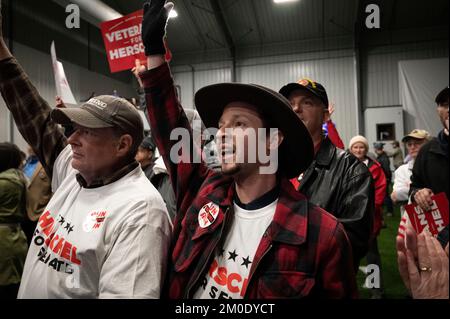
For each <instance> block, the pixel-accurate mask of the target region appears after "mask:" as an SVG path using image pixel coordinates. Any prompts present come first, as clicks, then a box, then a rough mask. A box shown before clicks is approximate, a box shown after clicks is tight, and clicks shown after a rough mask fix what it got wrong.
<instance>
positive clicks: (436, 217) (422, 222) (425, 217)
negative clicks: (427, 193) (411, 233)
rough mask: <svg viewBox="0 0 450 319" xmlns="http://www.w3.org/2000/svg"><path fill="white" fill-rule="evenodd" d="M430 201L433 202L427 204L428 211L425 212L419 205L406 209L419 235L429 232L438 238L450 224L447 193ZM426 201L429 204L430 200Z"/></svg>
mask: <svg viewBox="0 0 450 319" xmlns="http://www.w3.org/2000/svg"><path fill="white" fill-rule="evenodd" d="M430 199H431V202H429V203H427V207H428V209H427V210H424V209H423V208H422V207H421V206H420V205H419V204H410V205H406V206H404V207H405V210H406V212H407V213H408V217H409V220H410V221H411V225H412V227H413V228H414V229H415V231H416V232H417V234H420V233H422V232H423V231H424V230H428V231H429V232H430V233H431V234H432V235H434V236H436V235H437V234H438V233H439V232H441V231H442V230H443V229H444V228H445V227H446V226H447V225H448V223H449V216H448V213H449V212H448V211H449V207H448V199H447V196H446V195H445V193H440V194H437V195H434V196H431V197H430ZM426 201H427V202H428V199H426Z"/></svg>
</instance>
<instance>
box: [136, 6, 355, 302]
mask: <svg viewBox="0 0 450 319" xmlns="http://www.w3.org/2000/svg"><path fill="white" fill-rule="evenodd" d="M172 6H173V4H171V3H168V4H166V5H165V1H164V0H153V1H151V3H146V4H145V5H144V20H143V27H142V30H143V32H142V38H143V42H144V44H145V48H146V55H147V56H148V57H149V58H148V65H149V70H148V71H146V72H144V73H141V74H140V76H141V79H142V82H143V84H144V88H145V91H146V99H147V107H148V114H149V120H150V122H151V127H152V134H153V137H154V138H155V142H156V144H157V147H158V149H159V150H160V152H161V154H162V156H163V158H164V161H165V163H166V166H167V168H168V170H169V173H170V176H171V179H172V184H173V186H174V188H175V194H176V196H177V203H178V204H179V205H178V208H179V210H178V213H177V218H176V220H175V223H174V242H173V251H172V254H171V265H170V268H169V278H168V279H167V281H166V282H167V289H166V293H167V296H168V297H170V298H212V299H214V298H278V297H280V298H283V297H285V298H301V297H306V296H316V297H323V298H327V297H328V298H346V297H347V298H348V297H354V296H355V293H356V286H355V279H354V274H353V271H352V258H351V251H350V245H349V243H348V240H347V237H346V234H345V232H344V230H343V228H342V225H341V224H340V223H339V222H338V221H337V220H336V219H335V218H334V217H333V216H331V215H330V214H328V213H326V212H325V211H323V210H322V209H320V208H318V207H316V206H314V205H311V204H309V203H308V202H307V199H306V198H305V197H304V196H303V195H302V194H300V193H298V192H296V191H295V189H294V188H293V187H292V185H291V184H290V182H289V178H291V177H293V176H296V175H297V174H299V172H300V171H301V170H302V169H305V168H306V167H307V166H308V165H309V164H310V162H311V159H312V156H313V147H312V142H311V138H310V137H309V134H308V132H307V130H306V128H305V126H304V125H303V124H302V122H301V121H300V120H299V119H298V118H297V117H296V116H295V114H294V113H293V112H292V109H291V107H290V106H289V103H288V101H287V100H285V99H284V98H283V97H282V96H281V95H280V94H278V93H276V92H274V91H271V90H269V89H267V88H264V87H261V86H257V85H247V84H237V83H224V84H216V85H211V86H207V87H205V88H203V89H201V90H199V91H198V92H197V94H196V96H195V102H196V106H197V109H198V112H199V114H200V116H201V118H202V120H203V122H204V123H205V125H206V126H207V127H208V128H210V127H213V128H216V130H217V135H216V136H217V142H218V147H219V155H220V156H221V157H222V173H217V172H214V171H212V170H210V169H208V168H207V166H206V165H205V164H204V163H195V162H193V158H188V157H187V156H186V154H189V153H190V151H191V145H192V143H191V141H183V140H181V141H174V140H172V139H171V138H170V136H171V133H172V131H173V130H176V129H177V128H180V127H182V128H186V129H188V130H189V131H191V128H190V127H189V124H188V120H187V118H186V115H185V113H184V111H183V109H182V107H181V105H180V104H179V102H178V99H177V98H176V94H175V88H174V85H173V79H172V77H171V74H170V69H169V66H168V64H167V63H165V61H164V52H165V49H164V45H163V43H162V39H163V36H164V33H165V25H166V21H167V17H168V13H169V11H170V10H171V8H172ZM276 128H279V130H276ZM270 129H272V130H270ZM252 138H255V140H256V141H257V143H256V145H257V146H256V147H257V152H256V154H258V153H261V154H264V155H266V154H267V153H269V154H271V153H275V154H276V153H277V152H278V153H279V160H278V161H277V159H278V158H277V157H276V156H275V157H272V158H271V159H272V160H273V161H274V162H275V166H274V167H276V169H274V170H271V169H269V168H270V166H271V164H274V163H273V162H272V163H265V162H264V161H263V160H261V159H262V158H263V157H264V156H262V157H260V156H258V158H256V159H254V160H251V156H252V155H254V153H252V152H251V151H249V150H250V149H251V148H252V146H253V144H252V143H251V142H250V141H251V139H252ZM190 139H192V137H190ZM180 143H181V145H182V149H181V153H182V154H183V155H184V157H183V160H182V161H175V160H174V159H173V158H171V156H170V154H171V153H172V152H171V150H172V149H173V148H174V147H175V146H177V147H178V146H179V145H180ZM277 164H278V165H277ZM272 168H273V167H272Z"/></svg>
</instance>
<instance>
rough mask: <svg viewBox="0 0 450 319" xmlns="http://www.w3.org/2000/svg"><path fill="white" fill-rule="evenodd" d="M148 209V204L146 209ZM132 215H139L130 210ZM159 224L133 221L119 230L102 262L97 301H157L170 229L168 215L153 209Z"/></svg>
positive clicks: (164, 268)
mask: <svg viewBox="0 0 450 319" xmlns="http://www.w3.org/2000/svg"><path fill="white" fill-rule="evenodd" d="M141 209H146V210H148V209H149V208H148V205H147V204H146V207H145V208H142V207H141V208H140V209H139V210H141ZM131 213H132V214H139V213H141V212H138V211H133V212H131ZM150 213H151V214H152V215H153V214H158V216H160V217H158V220H159V225H158V224H157V223H155V222H154V221H155V219H154V218H151V220H152V221H151V222H148V223H145V222H142V223H139V222H132V223H128V224H124V225H123V226H121V227H120V229H119V230H118V232H117V234H116V235H115V236H114V238H113V241H114V244H113V246H112V247H111V249H110V251H109V254H108V256H107V258H106V260H105V262H104V263H103V266H102V269H101V271H100V279H99V298H104V299H112V298H125V299H129V298H136V299H157V298H160V294H161V288H162V287H161V286H162V283H163V280H164V277H165V272H166V267H167V258H168V251H169V245H170V236H171V227H170V224H169V221H168V218H167V213H166V212H164V210H163V209H160V208H157V207H155V206H153V207H152V208H151V212H150Z"/></svg>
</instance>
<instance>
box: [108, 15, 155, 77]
mask: <svg viewBox="0 0 450 319" xmlns="http://www.w3.org/2000/svg"><path fill="white" fill-rule="evenodd" d="M142 18H143V10H139V11H136V12H133V13H130V14H129V15H126V16H123V17H121V18H118V19H115V20H111V21H107V22H103V23H102V24H101V25H100V28H101V31H102V35H103V41H104V43H105V48H106V55H107V56H108V62H109V68H110V70H111V72H112V73H115V72H120V71H124V70H131V69H132V68H133V67H134V66H135V61H136V59H139V60H140V61H141V64H142V65H146V64H147V58H146V56H145V50H144V44H143V43H142V38H141V30H142Z"/></svg>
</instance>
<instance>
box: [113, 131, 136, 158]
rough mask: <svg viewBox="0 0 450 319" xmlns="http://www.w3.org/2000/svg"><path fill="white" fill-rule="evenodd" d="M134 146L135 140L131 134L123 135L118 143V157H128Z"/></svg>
mask: <svg viewBox="0 0 450 319" xmlns="http://www.w3.org/2000/svg"><path fill="white" fill-rule="evenodd" d="M132 145H133V138H132V137H131V135H129V134H125V135H122V136H121V137H120V138H119V141H118V142H117V156H119V157H123V156H126V155H127V154H128V153H129V152H130V150H131V147H132Z"/></svg>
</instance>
